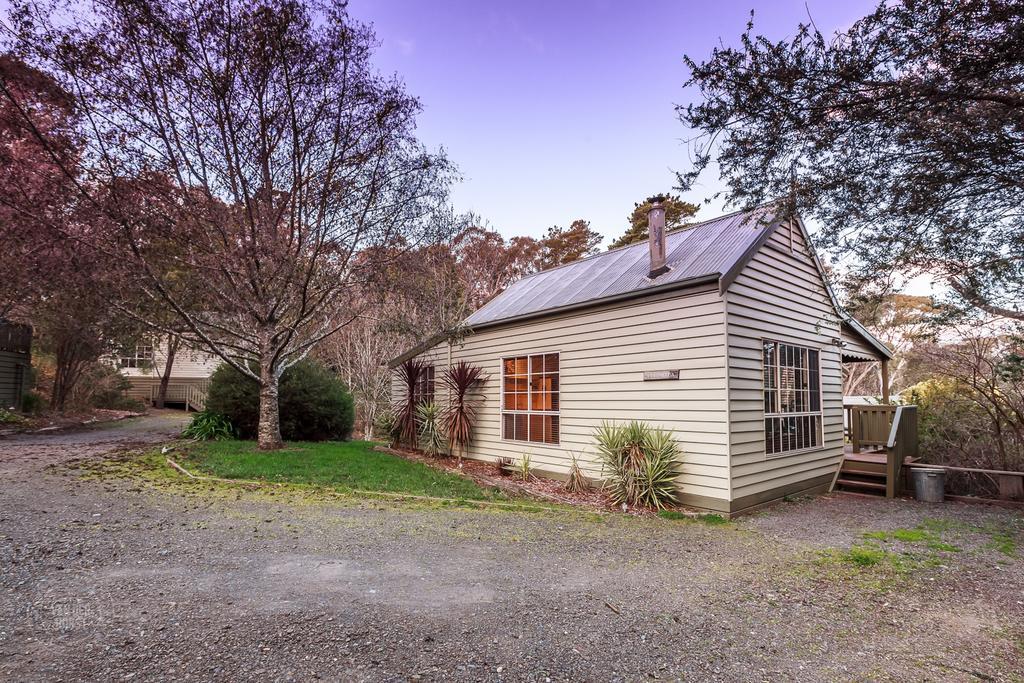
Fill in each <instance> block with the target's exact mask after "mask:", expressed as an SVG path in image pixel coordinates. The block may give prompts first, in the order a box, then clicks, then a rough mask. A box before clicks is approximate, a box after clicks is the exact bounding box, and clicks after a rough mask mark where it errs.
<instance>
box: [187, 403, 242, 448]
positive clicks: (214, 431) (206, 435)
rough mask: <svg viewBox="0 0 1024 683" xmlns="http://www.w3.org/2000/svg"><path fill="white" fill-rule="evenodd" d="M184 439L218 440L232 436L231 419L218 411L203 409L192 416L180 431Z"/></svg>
mask: <svg viewBox="0 0 1024 683" xmlns="http://www.w3.org/2000/svg"><path fill="white" fill-rule="evenodd" d="M181 435H182V436H183V437H185V438H186V439H196V440H197V441H220V440H221V439H230V438H231V437H233V436H234V431H233V430H232V429H231V421H230V420H229V419H228V418H226V417H225V416H223V415H221V414H220V413H212V412H210V411H209V410H204V411H203V412H201V413H196V414H195V415H193V416H192V421H191V422H189V423H188V426H187V427H185V429H184V430H183V431H182V432H181Z"/></svg>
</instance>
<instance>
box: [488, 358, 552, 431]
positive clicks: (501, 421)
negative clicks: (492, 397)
mask: <svg viewBox="0 0 1024 683" xmlns="http://www.w3.org/2000/svg"><path fill="white" fill-rule="evenodd" d="M548 355H556V356H558V391H557V392H556V393H557V394H558V410H534V409H532V408H530V384H529V382H530V374H531V373H530V358H532V357H534V356H548ZM523 356H526V359H527V360H526V382H527V384H526V403H527V408H526V410H507V409H506V408H505V361H506V360H510V359H512V358H522V357H523ZM499 372H500V373H501V393H500V394H499V397H498V406H499V408H500V411H499V419H498V435H499V437H500V439H501V441H504V442H506V443H518V444H532V445H534V446H559V445H561V443H562V352H561V351H557V350H554V351H524V352H521V353H512V354H509V355H507V356H502V357H501V367H500V370H499ZM506 414H508V415H526V430H527V435H529V430H530V415H551V416H554V417H557V418H558V440H557V441H555V442H554V443H548V442H546V441H530V440H528V439H526V440H523V439H508V438H506V437H505V415H506Z"/></svg>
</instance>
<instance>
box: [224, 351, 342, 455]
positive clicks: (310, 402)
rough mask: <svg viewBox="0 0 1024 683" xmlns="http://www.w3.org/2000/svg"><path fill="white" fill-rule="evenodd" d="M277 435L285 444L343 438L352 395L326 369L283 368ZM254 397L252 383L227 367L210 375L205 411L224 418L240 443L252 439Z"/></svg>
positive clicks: (306, 364) (308, 364)
mask: <svg viewBox="0 0 1024 683" xmlns="http://www.w3.org/2000/svg"><path fill="white" fill-rule="evenodd" d="M278 401H279V406H280V411H281V436H282V437H283V438H284V439H286V440H288V441H328V440H345V439H348V438H349V437H351V436H352V427H353V424H354V423H355V407H354V403H353V401H352V395H351V394H350V393H349V392H348V389H346V388H345V385H344V384H343V383H342V382H341V380H340V379H338V378H337V377H336V376H335V375H334V374H333V373H331V371H330V370H328V369H327V368H325V367H324V366H322V365H320V364H319V363H317V362H315V361H313V360H303V361H300V362H298V363H296V364H295V365H293V366H292V367H290V368H288V369H287V370H285V372H284V375H282V376H281V383H280V385H279V387H278ZM259 405H260V394H259V385H258V384H257V383H256V380H254V379H252V378H251V377H248V376H246V375H243V374H242V373H240V372H238V371H237V370H235V369H234V368H232V367H231V366H229V365H221V366H220V367H218V368H217V369H216V370H215V371H214V373H213V375H212V376H211V377H210V390H209V395H208V397H207V399H206V410H207V411H208V412H211V413H219V414H221V415H224V416H226V417H227V418H228V420H230V421H231V426H232V427H233V428H234V430H235V434H237V436H238V437H239V438H242V439H252V438H255V436H256V428H257V425H258V424H259Z"/></svg>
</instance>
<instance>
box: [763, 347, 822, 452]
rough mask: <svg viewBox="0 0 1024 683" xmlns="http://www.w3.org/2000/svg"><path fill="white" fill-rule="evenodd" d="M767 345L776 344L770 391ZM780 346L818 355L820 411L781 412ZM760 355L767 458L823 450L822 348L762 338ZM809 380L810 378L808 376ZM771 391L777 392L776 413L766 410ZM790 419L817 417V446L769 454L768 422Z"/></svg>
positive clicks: (809, 391)
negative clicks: (766, 365)
mask: <svg viewBox="0 0 1024 683" xmlns="http://www.w3.org/2000/svg"><path fill="white" fill-rule="evenodd" d="M765 344H775V345H776V346H775V353H776V362H775V364H774V367H775V373H774V380H775V382H774V383H775V386H774V387H773V388H772V389H769V387H767V386H765V382H764V370H765V363H764V346H765ZM780 346H790V347H792V348H795V349H800V350H803V351H814V352H815V353H817V354H818V368H817V370H818V372H817V375H818V409H817V410H805V411H801V412H780V411H779V407H780V406H781V405H782V396H781V393H780V392H781V391H782V386H781V384H782V383H781V381H780V369H781V368H782V365H781V364H780V363H779V360H780V359H781V353H780V351H779V347H780ZM760 353H761V413H762V420H761V430H762V438H761V443H762V444H763V446H764V454H765V458H784V457H787V456H790V455H794V454H799V453H808V452H811V451H817V450H821V449H822V448H824V447H825V397H824V395H823V393H822V389H821V383H822V376H821V357H822V355H823V354H822V349H821V347H817V346H812V345H809V344H794V343H792V342H788V341H782V340H781V339H769V338H766V337H762V338H761V345H760ZM787 367H788V366H787ZM809 369H810V366H809V365H808V370H809ZM808 380H809V376H808ZM808 384H809V382H808ZM769 390H771V391H775V392H776V394H775V396H776V399H775V400H776V411H775V412H768V411H767V410H765V408H764V397H765V393H766V392H767V391H769ZM812 392H813V390H812V389H809V390H808V402H809V401H810V396H811V393H812ZM789 417H817V418H818V420H817V430H816V432H817V437H818V438H817V441H818V443H817V445H814V446H805V447H804V448H793V449H790V450H785V451H776V452H774V453H769V452H768V420H778V419H779V418H789Z"/></svg>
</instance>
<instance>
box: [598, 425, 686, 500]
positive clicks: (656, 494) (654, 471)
mask: <svg viewBox="0 0 1024 683" xmlns="http://www.w3.org/2000/svg"><path fill="white" fill-rule="evenodd" d="M595 438H596V440H597V449H598V454H599V455H600V457H601V466H602V472H603V474H604V475H605V488H606V489H607V490H608V491H609V493H610V495H611V497H612V499H613V500H614V501H615V502H616V503H618V504H620V505H632V506H635V507H650V508H654V509H656V510H660V509H662V508H664V507H665V506H666V505H668V504H671V503H675V502H676V483H675V479H676V476H678V472H677V471H676V465H677V462H678V458H679V445H678V444H677V443H676V441H675V440H674V439H673V438H672V434H671V433H670V432H667V431H665V430H662V429H654V428H652V427H651V426H650V425H648V424H646V423H644V422H637V421H633V422H629V423H626V424H614V423H611V422H602V423H601V425H600V426H599V427H598V429H597V432H596V433H595Z"/></svg>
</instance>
